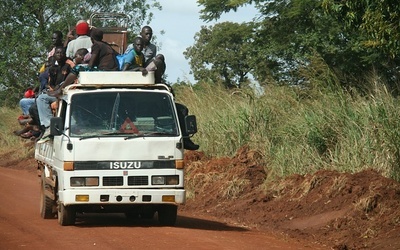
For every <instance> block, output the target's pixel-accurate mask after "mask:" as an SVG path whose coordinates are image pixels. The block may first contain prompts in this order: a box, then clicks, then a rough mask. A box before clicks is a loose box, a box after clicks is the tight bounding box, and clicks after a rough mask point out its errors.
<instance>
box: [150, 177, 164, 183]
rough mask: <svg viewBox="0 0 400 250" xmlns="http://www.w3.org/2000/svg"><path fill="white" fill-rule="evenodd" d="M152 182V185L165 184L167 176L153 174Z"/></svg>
mask: <svg viewBox="0 0 400 250" xmlns="http://www.w3.org/2000/svg"><path fill="white" fill-rule="evenodd" d="M151 184H152V185H165V177H164V176H152V177H151Z"/></svg>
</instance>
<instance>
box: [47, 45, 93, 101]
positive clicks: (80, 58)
mask: <svg viewBox="0 0 400 250" xmlns="http://www.w3.org/2000/svg"><path fill="white" fill-rule="evenodd" d="M90 59H91V53H89V51H88V50H87V49H84V48H82V49H78V50H77V51H76V53H75V56H74V63H75V67H73V68H72V69H71V72H70V73H69V74H68V76H67V77H66V78H65V81H64V82H62V83H61V84H59V85H58V86H57V87H56V88H54V89H53V90H51V91H48V92H47V94H48V95H49V96H53V97H57V96H60V95H61V94H62V90H63V89H64V88H65V87H67V86H69V85H71V84H74V83H75V82H76V80H77V79H78V76H79V72H81V71H94V69H93V68H91V67H89V64H88V63H89V61H90Z"/></svg>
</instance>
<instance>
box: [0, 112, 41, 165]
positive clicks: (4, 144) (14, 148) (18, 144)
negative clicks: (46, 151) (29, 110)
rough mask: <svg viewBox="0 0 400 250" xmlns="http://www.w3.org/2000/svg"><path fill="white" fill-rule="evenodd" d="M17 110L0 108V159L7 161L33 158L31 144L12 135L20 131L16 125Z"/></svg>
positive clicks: (19, 127) (18, 113)
mask: <svg viewBox="0 0 400 250" xmlns="http://www.w3.org/2000/svg"><path fill="white" fill-rule="evenodd" d="M20 112H21V111H20V109H19V108H7V107H0V157H1V159H3V160H4V159H5V158H6V159H7V160H19V159H21V160H23V159H26V158H29V157H33V148H32V145H31V144H32V143H30V144H29V145H27V142H28V141H27V140H25V139H22V138H21V137H19V136H16V135H14V134H13V131H14V130H19V129H21V126H20V125H19V124H18V120H17V118H18V116H19V115H20Z"/></svg>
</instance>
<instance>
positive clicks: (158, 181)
mask: <svg viewBox="0 0 400 250" xmlns="http://www.w3.org/2000/svg"><path fill="white" fill-rule="evenodd" d="M151 184H152V185H178V184H179V176H178V175H167V176H152V177H151Z"/></svg>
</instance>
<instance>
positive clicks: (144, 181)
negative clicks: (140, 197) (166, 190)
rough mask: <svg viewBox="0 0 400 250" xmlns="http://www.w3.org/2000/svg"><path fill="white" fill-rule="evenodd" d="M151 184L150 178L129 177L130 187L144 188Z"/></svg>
mask: <svg viewBox="0 0 400 250" xmlns="http://www.w3.org/2000/svg"><path fill="white" fill-rule="evenodd" d="M148 184H149V178H148V177H147V176H129V177H128V185H129V186H144V185H148Z"/></svg>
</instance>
